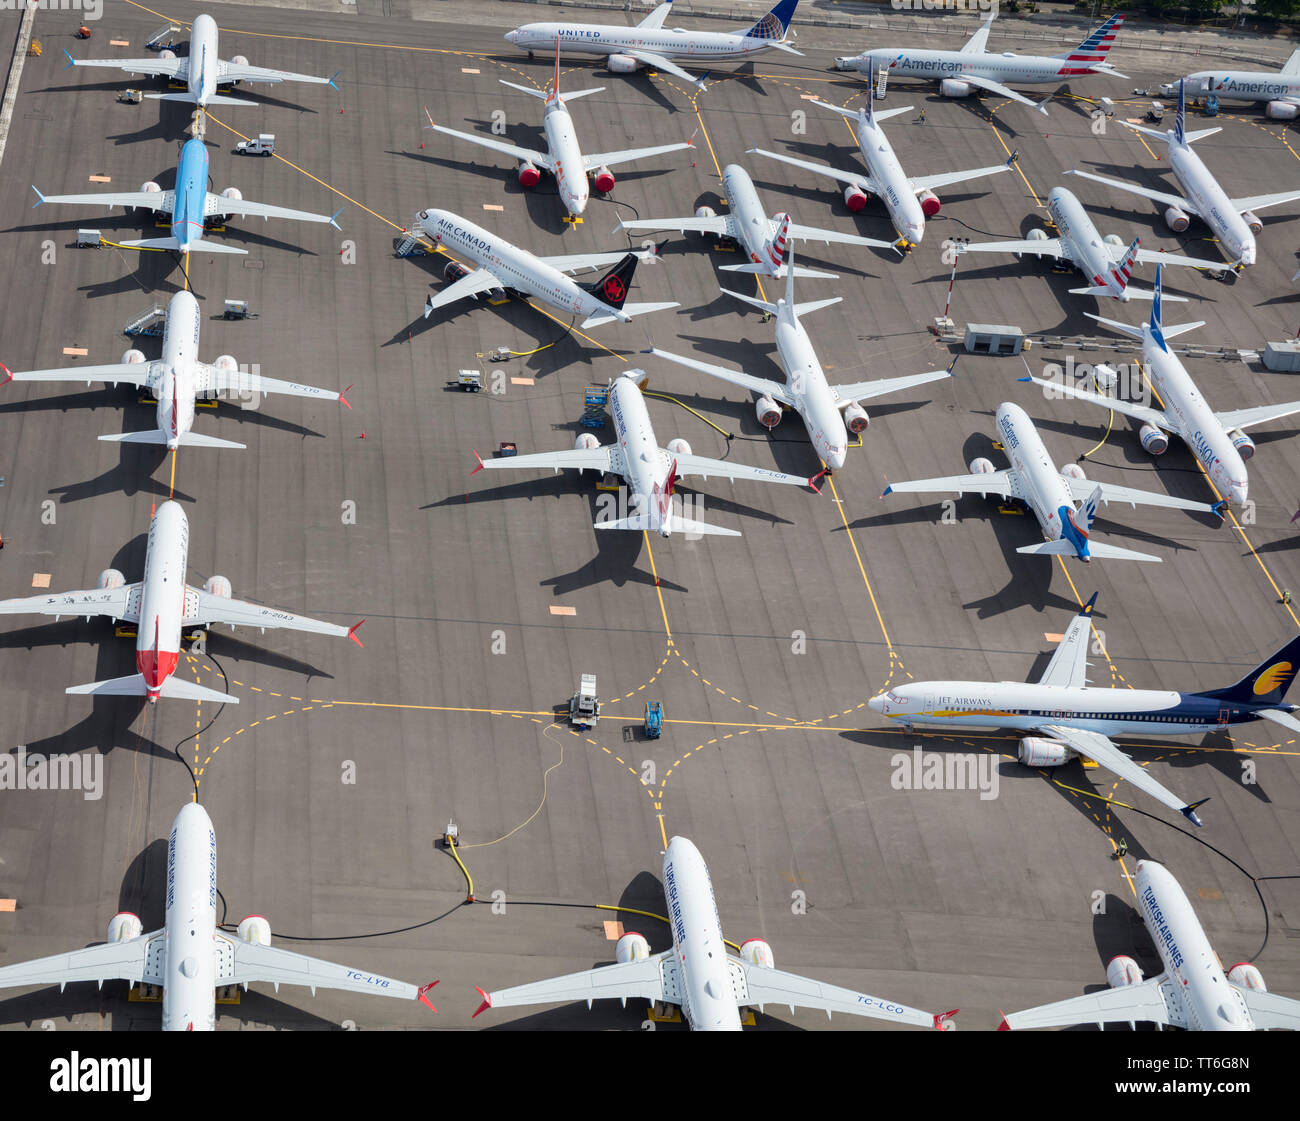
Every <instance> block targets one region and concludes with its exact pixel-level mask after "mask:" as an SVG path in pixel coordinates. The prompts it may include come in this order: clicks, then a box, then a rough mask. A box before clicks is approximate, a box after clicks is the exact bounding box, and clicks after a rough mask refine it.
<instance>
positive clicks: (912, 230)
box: [907, 222, 925, 245]
mask: <svg viewBox="0 0 1300 1121" xmlns="http://www.w3.org/2000/svg"><path fill="white" fill-rule="evenodd" d="M924 237H925V223H924V222H908V223H907V240H908V241H910V242H911V243H912V244H913V245H920V244H921V240H922V239H923V238H924Z"/></svg>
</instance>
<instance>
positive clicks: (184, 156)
mask: <svg viewBox="0 0 1300 1121" xmlns="http://www.w3.org/2000/svg"><path fill="white" fill-rule="evenodd" d="M208 178H209V175H208V149H207V146H206V145H205V144H204V143H203V141H202V140H199V139H197V138H196V139H194V140H187V141H186V142H185V145H184V147H182V148H181V159H180V163H179V164H178V165H177V167H176V186H175V187H173V188H172V189H171V190H170V191H164V190H163V189H162V188H161V187H159V186H158V184H157V183H155V182H153V181H152V180H150V181H149V182H147V183H145V184H143V185H142V186H141V187H140V189H139V190H138V191H105V192H100V193H98V194H88V195H48V196H47V195H43V194H41V192H40V191H39V190H37V189H36V187H35V186H33V187H32V190H33V191H36V201H35V202H34V203H33V204H32V208H33V209H35V208H36V207H38V206H40V205H41V203H46V202H50V203H69V204H72V205H74V206H107V207H110V208H112V207H114V206H121V207H125V208H126V209H127V210H153V211H155V212H157V213H160V214H170V215H171V219H172V220H171V231H172V233H171V237H147V238H143V239H141V240H139V241H124V242H121V244H122V245H124V246H127V247H128V248H131V249H175V250H177V251H178V252H180V253H196V252H199V251H200V249H201V250H202V251H203V252H205V253H241V254H244V253H247V252H248V250H247V249H240V248H238V247H237V246H233V245H222V244H220V243H219V242H213V241H208V240H207V239H206V238H204V236H203V234H204V232H205V231H206V229H207V225H208V223H209V222H214V223H215V224H216V225H221V224H222V222H223V221H224V219H226V218H229V217H241V218H262V219H266V218H291V219H292V220H293V221H295V222H327V223H328V224H329V225H331V226H333V227H334V228H335V229H336V230H337V229H338V228H339V224H338V222H336V221H335V219H336V218H337V217H338V216H339V215H340V214H342V213H343V211H342V210H338V211H335V212H334V214H333V215H329V214H312V213H311V212H310V211H307V210H291V209H289V208H288V207H287V206H271V205H269V204H267V203H264V202H251V201H250V200H248V199H246V198H244V196H243V195H241V194H240V193H239V189H238V188H237V187H227V188H226V189H225V190H224V191H222V192H221V194H219V195H214V194H212V193H211V192H210V191H209V190H208Z"/></svg>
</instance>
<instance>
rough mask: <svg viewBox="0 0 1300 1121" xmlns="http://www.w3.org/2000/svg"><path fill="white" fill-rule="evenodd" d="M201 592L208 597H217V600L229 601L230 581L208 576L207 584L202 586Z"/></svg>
mask: <svg viewBox="0 0 1300 1121" xmlns="http://www.w3.org/2000/svg"><path fill="white" fill-rule="evenodd" d="M203 590H204V591H205V592H207V593H208V595H210V596H217V597H218V598H219V599H229V598H230V581H229V580H228V579H226V577H224V576H209V577H208V582H207V583H206V584H204V585H203Z"/></svg>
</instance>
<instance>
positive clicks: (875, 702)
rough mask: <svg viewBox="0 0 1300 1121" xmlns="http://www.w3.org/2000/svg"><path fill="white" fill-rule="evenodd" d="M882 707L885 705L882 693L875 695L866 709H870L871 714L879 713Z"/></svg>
mask: <svg viewBox="0 0 1300 1121" xmlns="http://www.w3.org/2000/svg"><path fill="white" fill-rule="evenodd" d="M884 705H885V694H884V693H880V694H877V695H876V696H874V697H872V698H871V700H869V701H868V702H867V708H869V709H871V711H872V712H880V710H881V709H882V708H884Z"/></svg>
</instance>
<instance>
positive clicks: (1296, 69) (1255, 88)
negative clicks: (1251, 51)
mask: <svg viewBox="0 0 1300 1121" xmlns="http://www.w3.org/2000/svg"><path fill="white" fill-rule="evenodd" d="M1183 81H1185V82H1186V83H1187V89H1188V92H1189V93H1199V94H1210V93H1212V94H1214V95H1215V96H1216V97H1219V98H1221V99H1222V98H1226V99H1227V100H1229V101H1265V102H1267V103H1268V104H1267V105H1265V106H1264V113H1265V115H1267V116H1269V117H1272V118H1273V119H1274V120H1276V121H1291V120H1294V119H1295V117H1296V113H1297V112H1300V51H1293V52H1292V54H1291V57H1290V58H1288V59H1287V60H1286V64H1285V65H1284V66H1283V67H1282V69H1281V70H1227V69H1223V70H1198V71H1197V72H1196V73H1195V74H1188V75H1187V77H1186V78H1184V79H1183ZM1161 89H1162V90H1163V89H1164V87H1163V86H1162V87H1161ZM1172 92H1173V90H1172V88H1171V89H1170V93H1171V94H1172Z"/></svg>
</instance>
